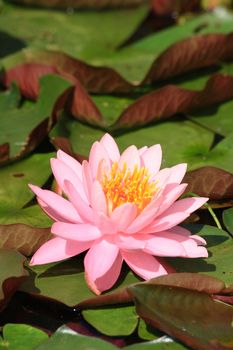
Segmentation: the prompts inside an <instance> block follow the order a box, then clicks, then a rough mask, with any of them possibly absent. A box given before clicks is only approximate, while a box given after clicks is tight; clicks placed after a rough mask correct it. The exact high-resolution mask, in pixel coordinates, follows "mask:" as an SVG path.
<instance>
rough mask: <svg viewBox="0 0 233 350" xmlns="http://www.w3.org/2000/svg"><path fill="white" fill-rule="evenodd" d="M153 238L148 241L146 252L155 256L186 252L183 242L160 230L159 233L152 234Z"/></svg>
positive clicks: (177, 254)
mask: <svg viewBox="0 0 233 350" xmlns="http://www.w3.org/2000/svg"><path fill="white" fill-rule="evenodd" d="M150 236H151V238H150V239H148V240H147V241H146V245H145V248H144V252H146V253H148V254H152V255H155V256H182V254H185V250H184V247H183V246H182V244H181V243H180V242H179V241H178V240H176V239H174V238H173V236H171V237H170V236H169V235H167V234H166V233H163V232H160V234H159V235H150Z"/></svg>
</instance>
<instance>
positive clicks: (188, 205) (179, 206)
mask: <svg viewBox="0 0 233 350" xmlns="http://www.w3.org/2000/svg"><path fill="white" fill-rule="evenodd" d="M208 199H209V198H204V197H191V198H184V199H180V200H179V201H177V202H175V203H173V204H172V206H171V207H170V208H169V209H168V210H170V211H172V212H175V211H178V212H179V211H184V212H186V213H189V214H191V213H192V212H194V211H195V210H197V209H199V208H200V207H201V206H202V205H203V204H205V203H206V202H207V201H208Z"/></svg>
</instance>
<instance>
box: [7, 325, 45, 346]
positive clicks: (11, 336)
mask: <svg viewBox="0 0 233 350" xmlns="http://www.w3.org/2000/svg"><path fill="white" fill-rule="evenodd" d="M2 333H3V338H2V339H0V349H1V350H3V349H6V348H7V349H9V350H16V349H17V350H33V349H35V347H37V346H38V345H39V344H40V343H42V342H43V341H45V340H47V339H48V336H47V334H46V333H45V332H43V331H41V330H39V329H37V328H35V327H31V326H28V325H26V324H10V323H9V324H6V325H5V326H4V327H3V330H2Z"/></svg>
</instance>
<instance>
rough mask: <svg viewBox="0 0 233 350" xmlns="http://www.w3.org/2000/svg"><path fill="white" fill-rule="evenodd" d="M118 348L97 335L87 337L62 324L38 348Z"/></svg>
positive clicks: (52, 349) (44, 349) (94, 349)
mask: <svg viewBox="0 0 233 350" xmlns="http://www.w3.org/2000/svg"><path fill="white" fill-rule="evenodd" d="M64 348H66V349H67V350H73V349H82V350H99V349H101V350H116V349H118V348H117V347H116V346H114V345H111V344H110V343H107V342H106V341H104V340H102V339H98V338H96V337H87V336H85V335H82V334H79V333H76V332H74V331H73V330H72V329H70V328H68V327H66V326H62V327H60V328H58V330H57V331H56V332H55V333H54V334H53V335H52V336H51V338H49V339H48V340H47V341H45V342H44V343H42V344H41V345H39V346H38V347H37V348H36V350H47V349H49V350H64Z"/></svg>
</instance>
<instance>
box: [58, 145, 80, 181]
mask: <svg viewBox="0 0 233 350" xmlns="http://www.w3.org/2000/svg"><path fill="white" fill-rule="evenodd" d="M57 159H59V160H61V161H62V162H63V163H65V164H66V165H68V166H69V167H70V168H71V169H72V170H73V172H74V173H75V174H76V175H77V176H78V177H79V179H80V180H82V165H81V164H80V163H79V162H78V161H77V160H76V159H74V158H73V157H71V156H70V155H68V154H67V153H65V152H63V151H62V150H59V151H57Z"/></svg>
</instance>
